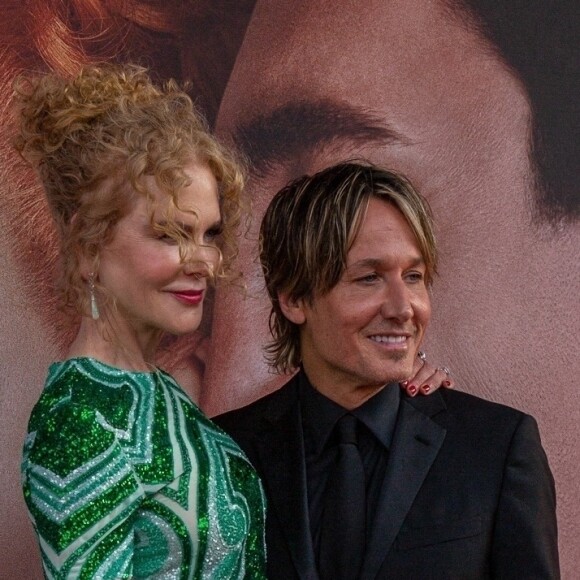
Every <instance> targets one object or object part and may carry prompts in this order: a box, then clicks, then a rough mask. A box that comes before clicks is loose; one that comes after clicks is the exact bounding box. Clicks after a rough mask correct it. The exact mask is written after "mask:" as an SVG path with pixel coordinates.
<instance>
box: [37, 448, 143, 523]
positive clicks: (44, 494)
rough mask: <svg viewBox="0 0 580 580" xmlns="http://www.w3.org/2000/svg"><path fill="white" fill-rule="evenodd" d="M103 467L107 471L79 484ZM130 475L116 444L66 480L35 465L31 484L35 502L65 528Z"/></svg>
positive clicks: (129, 470) (126, 463) (101, 471)
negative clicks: (89, 504) (77, 513)
mask: <svg viewBox="0 0 580 580" xmlns="http://www.w3.org/2000/svg"><path fill="white" fill-rule="evenodd" d="M99 464H104V466H105V467H104V469H102V470H96V471H95V473H94V475H93V476H91V477H87V478H86V481H84V482H82V483H80V482H78V481H77V480H78V479H81V478H84V477H85V476H86V474H87V473H88V472H89V471H91V470H92V469H94V468H95V467H96V466H97V465H99ZM130 473H132V468H131V465H130V464H129V463H128V462H127V458H126V457H124V456H123V452H122V451H121V449H120V448H119V447H118V444H114V445H112V446H111V447H109V449H108V450H107V451H105V452H104V453H101V454H100V455H98V456H97V457H96V458H95V459H93V460H91V461H89V462H87V463H86V464H85V465H83V466H82V467H80V468H77V469H75V470H74V471H73V472H71V473H70V474H69V475H68V476H66V477H64V478H63V477H60V476H58V475H57V474H56V473H54V472H53V471H51V470H50V469H47V468H45V467H41V466H40V465H35V464H33V463H31V464H30V469H29V475H28V484H29V486H30V491H31V498H32V502H33V503H34V504H35V505H36V506H37V507H38V508H39V509H40V510H41V511H42V512H43V513H44V514H45V515H46V516H47V517H49V518H50V519H51V520H53V521H54V522H56V523H58V524H61V523H62V522H63V521H64V520H66V519H67V518H68V517H69V516H70V515H71V514H72V513H73V512H75V511H78V510H79V509H81V508H82V507H84V506H86V505H87V504H88V503H89V502H91V501H92V500H93V499H95V498H96V497H98V496H99V495H102V493H103V491H104V490H105V489H109V488H111V487H113V486H114V485H115V484H116V483H118V482H119V481H120V480H121V479H123V478H124V477H125V476H127V475H128V474H130ZM69 486H70V487H71V491H70V492H68V493H65V489H66V488H67V487H69Z"/></svg>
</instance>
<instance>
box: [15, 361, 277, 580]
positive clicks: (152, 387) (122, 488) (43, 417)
mask: <svg viewBox="0 0 580 580" xmlns="http://www.w3.org/2000/svg"><path fill="white" fill-rule="evenodd" d="M22 480H23V490H24V497H25V500H26V504H27V506H28V510H29V514H30V517H31V520H32V523H33V525H34V527H35V530H36V533H37V535H38V539H39V544H40V548H41V553H42V560H43V565H44V569H45V574H46V576H47V577H48V578H56V579H65V578H66V579H69V578H88V579H93V578H99V579H104V580H109V579H110V580H117V579H122V578H151V579H153V578H158V579H161V578H175V579H186V578H187V579H215V580H229V579H234V578H235V579H238V578H239V579H241V578H251V579H262V578H265V577H266V576H265V545H264V519H265V507H264V503H265V500H264V493H263V490H262V486H261V484H260V481H259V478H258V476H257V474H256V472H255V471H254V469H253V468H252V466H251V465H250V464H249V462H248V460H247V459H246V457H245V456H244V454H243V452H242V451H241V450H240V448H239V447H238V446H237V445H236V444H235V443H234V441H233V440H232V439H231V438H230V437H229V436H228V435H226V434H225V433H224V432H223V431H221V430H220V429H219V428H218V427H217V426H216V425H214V424H213V423H212V422H211V421H210V420H209V419H208V418H207V417H205V415H204V414H203V413H202V412H201V411H200V410H199V408H198V407H197V406H196V405H195V404H194V403H193V402H192V401H191V400H190V399H189V398H188V397H187V395H186V394H185V393H184V392H183V391H182V390H181V389H180V387H179V386H178V385H177V383H176V382H175V381H174V380H173V379H172V377H170V376H169V375H168V374H166V373H164V372H162V371H157V372H153V373H137V372H128V371H124V370H120V369H116V368H114V367H110V366H108V365H105V364H103V363H100V362H98V361H96V360H94V359H90V358H77V359H70V360H67V361H65V362H63V363H55V364H53V365H51V367H50V370H49V374H48V378H47V381H46V385H45V389H44V391H43V394H42V396H41V397H40V400H39V401H38V403H37V404H36V406H35V407H34V409H33V411H32V414H31V417H30V422H29V429H28V436H27V438H26V441H25V445H24V453H23V461H22Z"/></svg>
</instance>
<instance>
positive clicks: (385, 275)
mask: <svg viewBox="0 0 580 580" xmlns="http://www.w3.org/2000/svg"><path fill="white" fill-rule="evenodd" d="M260 258H261V263H262V268H263V271H264V276H265V279H266V287H267V290H268V294H269V296H270V299H271V301H272V313H271V323H270V326H271V329H272V333H273V338H274V340H273V341H272V342H271V343H270V345H269V347H268V355H269V359H270V362H271V364H272V365H273V366H274V367H275V368H276V369H278V370H282V371H290V370H293V369H295V368H298V367H299V368H300V372H299V373H298V374H297V375H296V376H295V377H293V378H292V379H291V380H290V381H289V382H288V383H286V384H285V385H284V386H283V387H282V388H281V389H280V390H278V391H276V392H274V393H272V394H270V395H268V396H266V397H264V398H262V399H260V400H258V401H257V402H255V403H252V404H251V405H249V406H247V407H245V408H243V409H240V410H237V411H233V412H230V413H228V414H225V415H222V416H221V417H219V418H218V423H219V424H220V425H222V427H223V428H224V429H225V430H226V431H228V432H229V433H230V434H231V435H232V436H233V437H234V438H235V439H236V440H237V441H238V443H239V444H240V445H241V446H242V448H243V449H244V450H245V452H246V453H247V454H248V457H249V458H250V460H251V461H252V463H253V464H254V466H255V467H256V469H257V470H258V472H259V473H260V475H261V477H262V479H263V482H264V485H265V489H266V494H267V497H268V502H269V503H268V505H269V510H268V516H267V529H266V535H267V544H268V566H269V575H270V577H271V578H284V579H286V578H312V579H314V578H318V577H320V578H322V580H324V579H326V578H332V580H337V579H338V578H340V577H341V576H342V577H344V578H350V579H354V578H359V577H360V578H363V579H365V580H366V579H370V578H491V577H494V578H502V579H505V578H516V577H525V578H546V579H547V578H550V579H552V578H558V577H559V566H558V554H557V531H556V516H555V491H554V485H553V479H552V476H551V473H550V469H549V467H548V464H547V460H546V456H545V454H544V452H543V449H542V446H541V443H540V439H539V434H538V430H537V426H536V423H535V421H534V419H533V418H532V417H530V416H529V415H525V414H523V413H521V412H519V411H516V410H514V409H510V408H508V407H505V406H502V405H498V404H495V403H490V402H487V401H484V400H482V399H478V398H476V397H473V396H471V395H467V394H465V393H460V392H443V393H442V392H441V391H438V392H437V393H435V394H433V395H432V396H430V397H422V398H415V399H411V398H407V397H406V396H405V395H404V394H401V391H400V389H399V388H398V387H397V385H396V382H397V381H400V380H402V379H403V378H405V377H407V376H409V375H410V371H411V368H412V366H413V362H414V360H415V358H416V356H417V353H418V351H419V347H420V346H421V343H422V342H423V338H424V334H425V331H426V328H427V326H428V324H429V320H430V316H431V306H430V297H429V286H430V284H431V282H432V280H433V276H434V274H435V272H436V266H437V248H436V245H435V241H434V235H433V225H432V222H431V217H430V213H429V210H428V206H427V204H426V202H425V201H424V200H423V199H422V198H421V197H420V196H419V195H418V194H417V193H416V192H415V190H414V189H413V187H412V186H411V184H410V183H409V182H408V181H407V180H406V179H405V178H403V177H401V176H400V175H399V174H397V173H394V172H390V171H386V170H382V169H379V168H377V167H375V166H372V165H365V164H356V163H345V164H340V165H337V166H334V167H331V168H329V169H326V170H323V171H321V172H319V173H317V174H315V175H314V176H312V177H310V176H305V177H303V178H300V179H298V180H296V181H294V182H293V183H291V184H290V185H289V186H287V187H286V188H284V189H283V190H281V191H280V192H279V193H278V194H277V195H276V196H275V198H274V200H273V201H272V204H271V205H270V206H269V208H268V210H267V211H266V215H265V217H264V220H263V222H262V226H261V250H260ZM351 416H353V417H355V418H356V420H355V421H354V423H355V424H356V427H355V433H356V435H351V437H356V439H357V445H358V453H359V454H360V459H359V462H360V461H362V464H363V468H362V475H361V477H362V479H363V482H362V487H363V488H364V490H363V491H362V494H364V497H362V499H361V500H360V502H359V505H357V506H355V507H356V509H355V510H354V511H355V512H357V511H358V513H359V514H362V516H363V521H362V524H360V525H362V529H363V531H362V537H361V539H360V541H361V542H362V547H361V548H360V549H355V550H352V551H349V550H350V548H349V542H348V541H347V542H346V544H345V546H344V547H341V548H340V550H339V551H338V553H333V552H332V549H333V547H332V544H333V543H337V544H338V543H339V542H340V541H341V539H340V535H341V534H340V531H341V530H340V528H341V526H340V524H339V525H336V522H332V521H331V519H332V517H333V511H334V510H335V509H336V510H338V509H342V508H341V507H339V508H335V507H334V505H335V504H333V507H332V508H331V507H329V504H328V503H327V502H329V501H331V500H330V499H329V497H330V496H331V494H334V493H335V492H334V491H333V490H331V488H333V487H334V483H335V479H336V480H337V479H340V471H337V472H333V471H332V470H333V469H334V463H335V462H337V461H340V460H342V458H341V454H342V450H341V448H340V446H341V445H342V443H341V442H339V441H338V437H339V436H338V434H337V426H339V425H341V424H343V423H344V421H343V418H344V417H351ZM348 421H350V422H352V421H353V420H352V419H348ZM338 428H339V429H341V428H342V427H338ZM330 474H332V475H330ZM350 475H352V477H351V478H350V479H354V478H355V474H354V472H352V473H349V476H350ZM347 479H348V478H347ZM349 483H350V482H349ZM352 493H355V492H352ZM332 501H333V500H332ZM343 503H344V502H343ZM341 517H342V516H341ZM344 517H354V519H355V520H356V519H357V515H356V513H355V514H354V515H353V514H352V513H349V514H348V515H345V516H344ZM359 523H360V522H358V521H357V523H356V525H359ZM330 526H336V527H335V528H333V532H332V539H331V541H330V544H329V543H328V542H329V539H328V537H327V536H328V532H329V529H330ZM352 526H354V524H353V525H352ZM352 526H351V525H350V524H349V525H347V524H345V526H344V527H347V528H348V532H349V534H352V538H351V541H350V545H352V544H353V543H355V541H356V540H355V538H354V536H355V535H356V534H355V532H354V529H355V528H354V527H352ZM332 540H334V541H332ZM329 546H330V547H329ZM359 556H360V561H357V557H359ZM341 558H342V560H341ZM334 561H341V565H340V567H339V569H338V570H334V571H328V570H330V569H329V568H328V567H329V566H332V565H333V563H334ZM350 565H353V569H352V570H350V571H348V572H345V570H346V567H347V566H350ZM342 572H345V573H344V575H342Z"/></svg>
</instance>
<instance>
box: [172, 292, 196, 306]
mask: <svg viewBox="0 0 580 580" xmlns="http://www.w3.org/2000/svg"><path fill="white" fill-rule="evenodd" d="M203 292H204V291H203V290H187V291H184V292H171V294H173V296H175V298H177V299H178V300H179V301H180V302H183V303H185V304H191V305H195V304H199V303H200V302H201V301H202V300H203Z"/></svg>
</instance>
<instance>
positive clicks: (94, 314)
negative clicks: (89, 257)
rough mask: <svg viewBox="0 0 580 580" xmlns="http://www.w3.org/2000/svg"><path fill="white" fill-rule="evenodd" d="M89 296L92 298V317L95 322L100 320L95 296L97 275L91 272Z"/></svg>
mask: <svg viewBox="0 0 580 580" xmlns="http://www.w3.org/2000/svg"><path fill="white" fill-rule="evenodd" d="M89 294H90V296H91V317H92V318H93V320H98V319H99V316H100V314H99V306H98V304H97V298H96V296H95V275H94V274H93V273H92V272H91V273H90V274H89Z"/></svg>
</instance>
